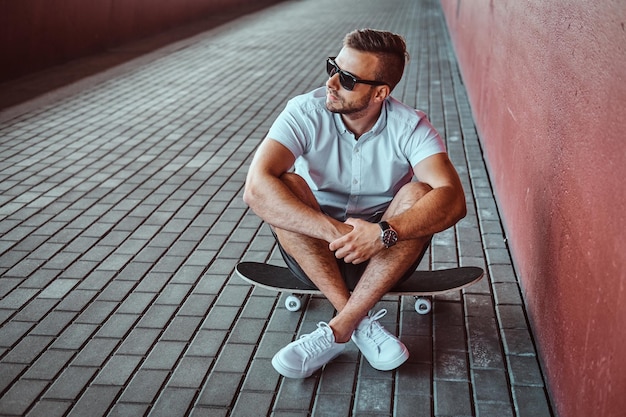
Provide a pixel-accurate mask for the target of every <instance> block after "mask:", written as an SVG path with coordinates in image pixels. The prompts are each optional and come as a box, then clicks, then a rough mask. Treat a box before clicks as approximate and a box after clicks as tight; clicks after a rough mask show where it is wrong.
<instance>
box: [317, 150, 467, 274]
mask: <svg viewBox="0 0 626 417" xmlns="http://www.w3.org/2000/svg"><path fill="white" fill-rule="evenodd" d="M413 169H414V172H415V176H416V177H417V179H418V180H419V181H420V182H422V183H424V184H427V185H428V186H430V187H431V188H432V190H430V191H428V192H427V193H426V195H424V196H423V197H421V198H419V199H418V200H417V201H416V202H415V203H413V205H412V206H410V207H408V208H407V209H406V210H405V211H402V212H401V213H399V214H395V215H393V216H391V217H388V218H386V219H385V220H386V221H387V222H389V224H391V226H392V227H393V228H394V229H395V230H396V231H397V232H398V236H399V238H400V241H402V240H410V239H420V238H424V237H428V236H432V235H433V234H435V233H437V232H440V231H442V230H445V229H447V228H448V227H450V226H452V225H454V224H455V223H456V222H458V221H459V220H460V219H462V218H463V217H464V216H465V214H466V211H467V208H466V206H465V194H464V192H463V187H462V185H461V181H460V179H459V176H458V174H457V172H456V170H455V169H454V166H453V165H452V163H451V162H450V160H449V159H448V155H447V154H445V153H440V154H435V155H433V156H430V157H428V158H426V159H424V160H423V161H421V162H419V163H418V164H417V165H415V167H414V168H413ZM346 224H348V225H350V226H352V227H353V230H352V232H350V233H348V234H346V235H345V236H342V237H341V238H339V239H337V240H335V241H333V242H331V243H330V246H329V247H330V249H331V250H333V251H336V252H335V254H336V256H337V257H339V258H343V259H344V260H345V261H346V262H354V263H360V262H364V261H366V260H368V259H370V258H371V257H373V256H374V255H376V254H377V253H378V252H380V251H381V250H383V249H384V245H383V244H382V242H381V241H380V227H379V226H378V225H377V224H372V223H368V222H366V221H364V220H358V219H348V220H347V221H346Z"/></svg>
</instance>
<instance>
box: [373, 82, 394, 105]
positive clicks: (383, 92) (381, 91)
mask: <svg viewBox="0 0 626 417" xmlns="http://www.w3.org/2000/svg"><path fill="white" fill-rule="evenodd" d="M389 94H391V88H390V87H389V86H388V85H386V84H385V85H379V86H377V87H376V94H375V95H374V99H375V100H376V101H381V102H382V101H384V100H385V99H386V98H387V97H389Z"/></svg>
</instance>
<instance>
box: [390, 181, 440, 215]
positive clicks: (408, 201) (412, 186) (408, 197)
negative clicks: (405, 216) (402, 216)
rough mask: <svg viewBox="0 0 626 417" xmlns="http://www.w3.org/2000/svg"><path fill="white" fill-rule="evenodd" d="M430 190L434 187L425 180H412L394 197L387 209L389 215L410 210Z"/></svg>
mask: <svg viewBox="0 0 626 417" xmlns="http://www.w3.org/2000/svg"><path fill="white" fill-rule="evenodd" d="M430 191H432V187H431V186H430V185H428V184H426V183H423V182H410V183H408V184H405V185H404V186H402V188H400V190H399V191H398V192H397V193H396V195H395V197H394V198H393V200H392V202H391V205H390V206H389V210H388V211H387V217H388V216H393V215H396V214H399V213H402V212H404V211H406V210H408V209H409V208H410V207H411V206H413V204H415V203H416V202H417V201H418V200H419V199H420V198H422V197H424V196H425V195H426V194H428V193H429V192H430Z"/></svg>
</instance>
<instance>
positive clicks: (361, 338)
mask: <svg viewBox="0 0 626 417" xmlns="http://www.w3.org/2000/svg"><path fill="white" fill-rule="evenodd" d="M385 314H387V310H385V309H383V310H380V311H379V312H378V313H376V314H374V315H373V316H369V317H365V318H364V319H363V320H362V321H361V323H359V325H358V326H357V328H356V330H354V333H352V341H353V342H354V343H355V344H356V345H357V346H358V348H359V350H360V351H361V353H362V354H363V356H365V359H367V361H368V362H369V363H370V365H372V367H373V368H375V369H378V370H379V371H390V370H392V369H396V368H397V367H398V366H400V365H402V364H403V363H404V362H405V361H406V360H407V359H409V350H408V349H407V348H406V346H404V343H402V342H401V341H400V340H399V339H398V338H397V337H395V336H394V335H392V334H391V333H389V332H388V331H387V330H385V328H384V327H383V326H381V325H380V323H378V321H377V320H378V319H380V318H381V317H383V316H384V315H385Z"/></svg>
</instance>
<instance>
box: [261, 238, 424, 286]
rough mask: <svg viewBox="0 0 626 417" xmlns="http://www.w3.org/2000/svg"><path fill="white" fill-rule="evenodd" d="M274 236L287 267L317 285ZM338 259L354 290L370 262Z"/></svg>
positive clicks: (303, 280) (348, 284)
mask: <svg viewBox="0 0 626 417" xmlns="http://www.w3.org/2000/svg"><path fill="white" fill-rule="evenodd" d="M272 233H274V231H272ZM274 238H276V243H277V244H278V249H279V250H280V253H281V255H282V256H283V259H284V260H285V263H286V264H287V267H288V268H289V270H290V271H291V272H292V273H293V274H294V275H295V276H296V278H298V279H299V280H300V281H302V282H305V283H307V284H309V285H312V286H315V284H313V282H312V281H311V280H310V279H309V277H308V276H307V275H306V273H305V272H304V271H303V270H302V268H300V265H298V262H296V260H295V259H294V258H293V257H292V256H291V255H289V254H288V253H287V252H286V251H285V249H284V248H283V247H282V245H281V244H280V241H279V240H278V238H277V237H276V234H275V233H274ZM429 246H430V241H429V243H428V244H427V245H425V246H424V249H423V250H422V253H420V256H419V257H418V258H417V261H415V263H414V264H413V265H411V267H410V268H408V269H407V272H406V273H405V274H404V275H403V276H402V278H401V279H400V281H399V282H402V281H405V280H407V279H408V278H409V277H410V276H411V275H412V274H413V272H414V271H415V270H416V269H417V267H418V266H419V264H420V262H421V261H422V258H423V257H424V254H425V253H426V251H427V250H428V247H429ZM336 261H337V266H338V267H339V271H341V276H343V279H344V280H345V282H346V285H347V286H348V289H349V290H350V291H352V290H353V289H354V287H356V284H357V283H358V282H359V279H361V276H362V275H363V272H365V268H367V264H368V263H369V262H363V263H361V264H356V265H355V264H351V263H347V262H345V261H344V260H343V259H337V260H336Z"/></svg>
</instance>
